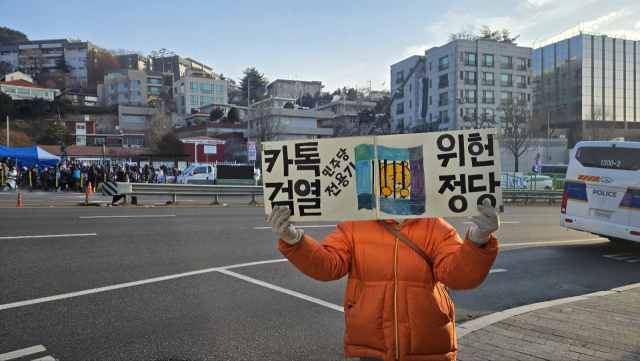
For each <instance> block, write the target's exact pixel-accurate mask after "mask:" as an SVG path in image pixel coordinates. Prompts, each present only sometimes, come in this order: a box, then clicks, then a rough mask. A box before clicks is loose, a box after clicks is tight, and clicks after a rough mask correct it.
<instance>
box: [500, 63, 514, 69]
mask: <svg viewBox="0 0 640 361" xmlns="http://www.w3.org/2000/svg"><path fill="white" fill-rule="evenodd" d="M500 68H501V69H513V63H500Z"/></svg>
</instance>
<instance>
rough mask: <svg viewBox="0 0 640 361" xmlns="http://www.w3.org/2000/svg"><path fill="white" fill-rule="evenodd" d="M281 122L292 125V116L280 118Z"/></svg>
mask: <svg viewBox="0 0 640 361" xmlns="http://www.w3.org/2000/svg"><path fill="white" fill-rule="evenodd" d="M280 123H281V124H283V125H291V118H280Z"/></svg>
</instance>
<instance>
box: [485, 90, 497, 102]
mask: <svg viewBox="0 0 640 361" xmlns="http://www.w3.org/2000/svg"><path fill="white" fill-rule="evenodd" d="M482 102H483V103H485V104H493V102H494V100H493V91H492V90H485V91H483V92H482Z"/></svg>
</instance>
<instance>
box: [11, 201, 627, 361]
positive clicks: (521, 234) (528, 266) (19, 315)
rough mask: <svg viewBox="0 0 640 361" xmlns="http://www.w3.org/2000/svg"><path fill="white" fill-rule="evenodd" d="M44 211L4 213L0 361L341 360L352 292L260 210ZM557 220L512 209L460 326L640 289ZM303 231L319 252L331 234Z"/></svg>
mask: <svg viewBox="0 0 640 361" xmlns="http://www.w3.org/2000/svg"><path fill="white" fill-rule="evenodd" d="M34 194H35V193H34ZM54 195H55V194H54ZM63 195H66V194H63ZM72 195H73V194H72ZM35 197H41V198H40V199H42V200H43V202H33V203H42V205H37V206H34V207H35V208H30V207H29V206H28V204H27V205H25V207H23V208H21V209H20V208H12V209H2V210H0V217H2V223H1V225H2V226H1V227H0V290H1V291H0V359H2V357H3V355H4V354H6V353H9V352H14V351H18V352H22V353H23V354H24V353H29V352H34V353H33V354H31V355H29V356H26V357H23V358H20V359H19V360H27V359H29V360H33V359H36V358H42V357H45V356H51V357H53V358H55V359H61V360H133V359H135V360H169V359H172V360H214V359H215V360H282V359H296V360H339V359H343V357H344V354H343V350H342V336H343V332H344V317H343V316H344V315H343V313H342V312H341V311H339V310H337V309H340V308H341V306H340V305H342V300H343V292H344V287H345V283H346V279H342V280H339V281H335V282H329V283H322V282H317V281H314V280H312V279H309V278H308V277H306V276H304V275H302V274H301V273H300V272H298V271H297V270H296V269H295V268H294V267H293V266H292V265H291V264H289V263H288V262H286V261H284V262H283V257H282V255H281V254H280V253H279V252H278V250H277V246H276V237H275V236H274V235H273V234H272V233H271V230H270V229H269V228H268V227H267V223H266V221H265V220H264V215H263V209H262V208H261V207H252V206H245V205H240V204H231V206H230V207H222V206H219V207H161V206H156V207H154V208H146V207H116V208H101V207H53V208H43V207H48V203H50V202H51V201H50V200H49V199H54V198H53V197H54V196H52V195H44V196H34V198H33V199H34V200H36V199H38V198H35ZM47 197H49V198H47ZM96 197H97V196H96ZM99 197H101V196H99ZM8 199H9V196H6V195H5V194H2V196H1V197H0V200H3V201H4V200H8ZM96 199H99V198H96ZM239 201H243V200H239ZM7 203H8V202H7ZM161 203H163V202H161ZM558 212H559V207H557V206H543V205H536V206H528V207H526V206H507V207H506V212H505V213H503V214H502V215H501V221H502V227H501V229H500V230H499V231H498V232H497V236H498V238H499V240H500V244H501V251H500V255H499V256H498V259H497V261H496V263H495V264H494V266H493V270H494V272H493V273H491V274H490V275H489V276H488V278H487V280H486V281H485V282H484V284H483V285H481V286H480V287H478V288H476V289H474V290H470V291H462V292H455V291H454V292H452V293H451V298H452V299H453V301H454V303H455V306H456V319H457V321H458V322H464V321H465V320H468V319H470V318H474V317H478V316H482V315H485V314H489V313H492V312H495V311H499V310H504V309H508V308H512V307H516V306H521V305H525V304H530V303H534V302H540V301H545V300H551V299H558V298H564V297H569V296H575V295H580V294H585V293H590V292H595V291H600V290H607V289H610V288H613V287H617V286H622V285H626V284H630V283H637V282H640V262H628V261H629V260H634V259H636V258H631V259H624V258H625V257H619V256H614V258H611V257H604V256H611V255H619V254H632V253H634V252H639V250H638V249H637V248H634V247H623V246H619V245H616V244H613V243H610V242H608V241H606V240H603V239H599V238H598V237H596V236H593V235H590V234H588V233H582V232H577V231H573V230H565V229H564V228H561V227H560V226H559V225H558ZM447 221H449V222H450V223H451V224H452V225H453V226H454V227H456V229H457V230H458V231H459V232H460V233H464V232H465V231H466V230H467V229H468V228H469V226H470V225H469V224H468V223H465V222H467V221H468V220H467V219H466V218H450V219H447ZM300 225H301V226H302V227H303V228H305V227H306V232H307V233H308V234H309V235H311V236H313V237H314V238H316V239H318V240H320V239H322V238H323V237H324V236H326V235H327V234H328V233H330V232H331V231H332V230H333V228H334V227H333V226H332V225H335V223H332V222H326V223H314V224H300ZM312 226H317V227H312ZM40 236H47V237H40ZM25 237H29V238H25ZM638 259H639V260H640V258H638ZM256 262H258V263H257V264H251V263H256ZM259 262H262V263H259ZM230 266H233V267H230ZM336 306H337V307H336ZM37 346H39V347H37ZM34 347H36V348H34Z"/></svg>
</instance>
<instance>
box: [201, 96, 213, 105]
mask: <svg viewBox="0 0 640 361" xmlns="http://www.w3.org/2000/svg"><path fill="white" fill-rule="evenodd" d="M214 100H215V99H214V98H213V97H202V96H201V97H200V105H205V104H212V103H215V101H214Z"/></svg>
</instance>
